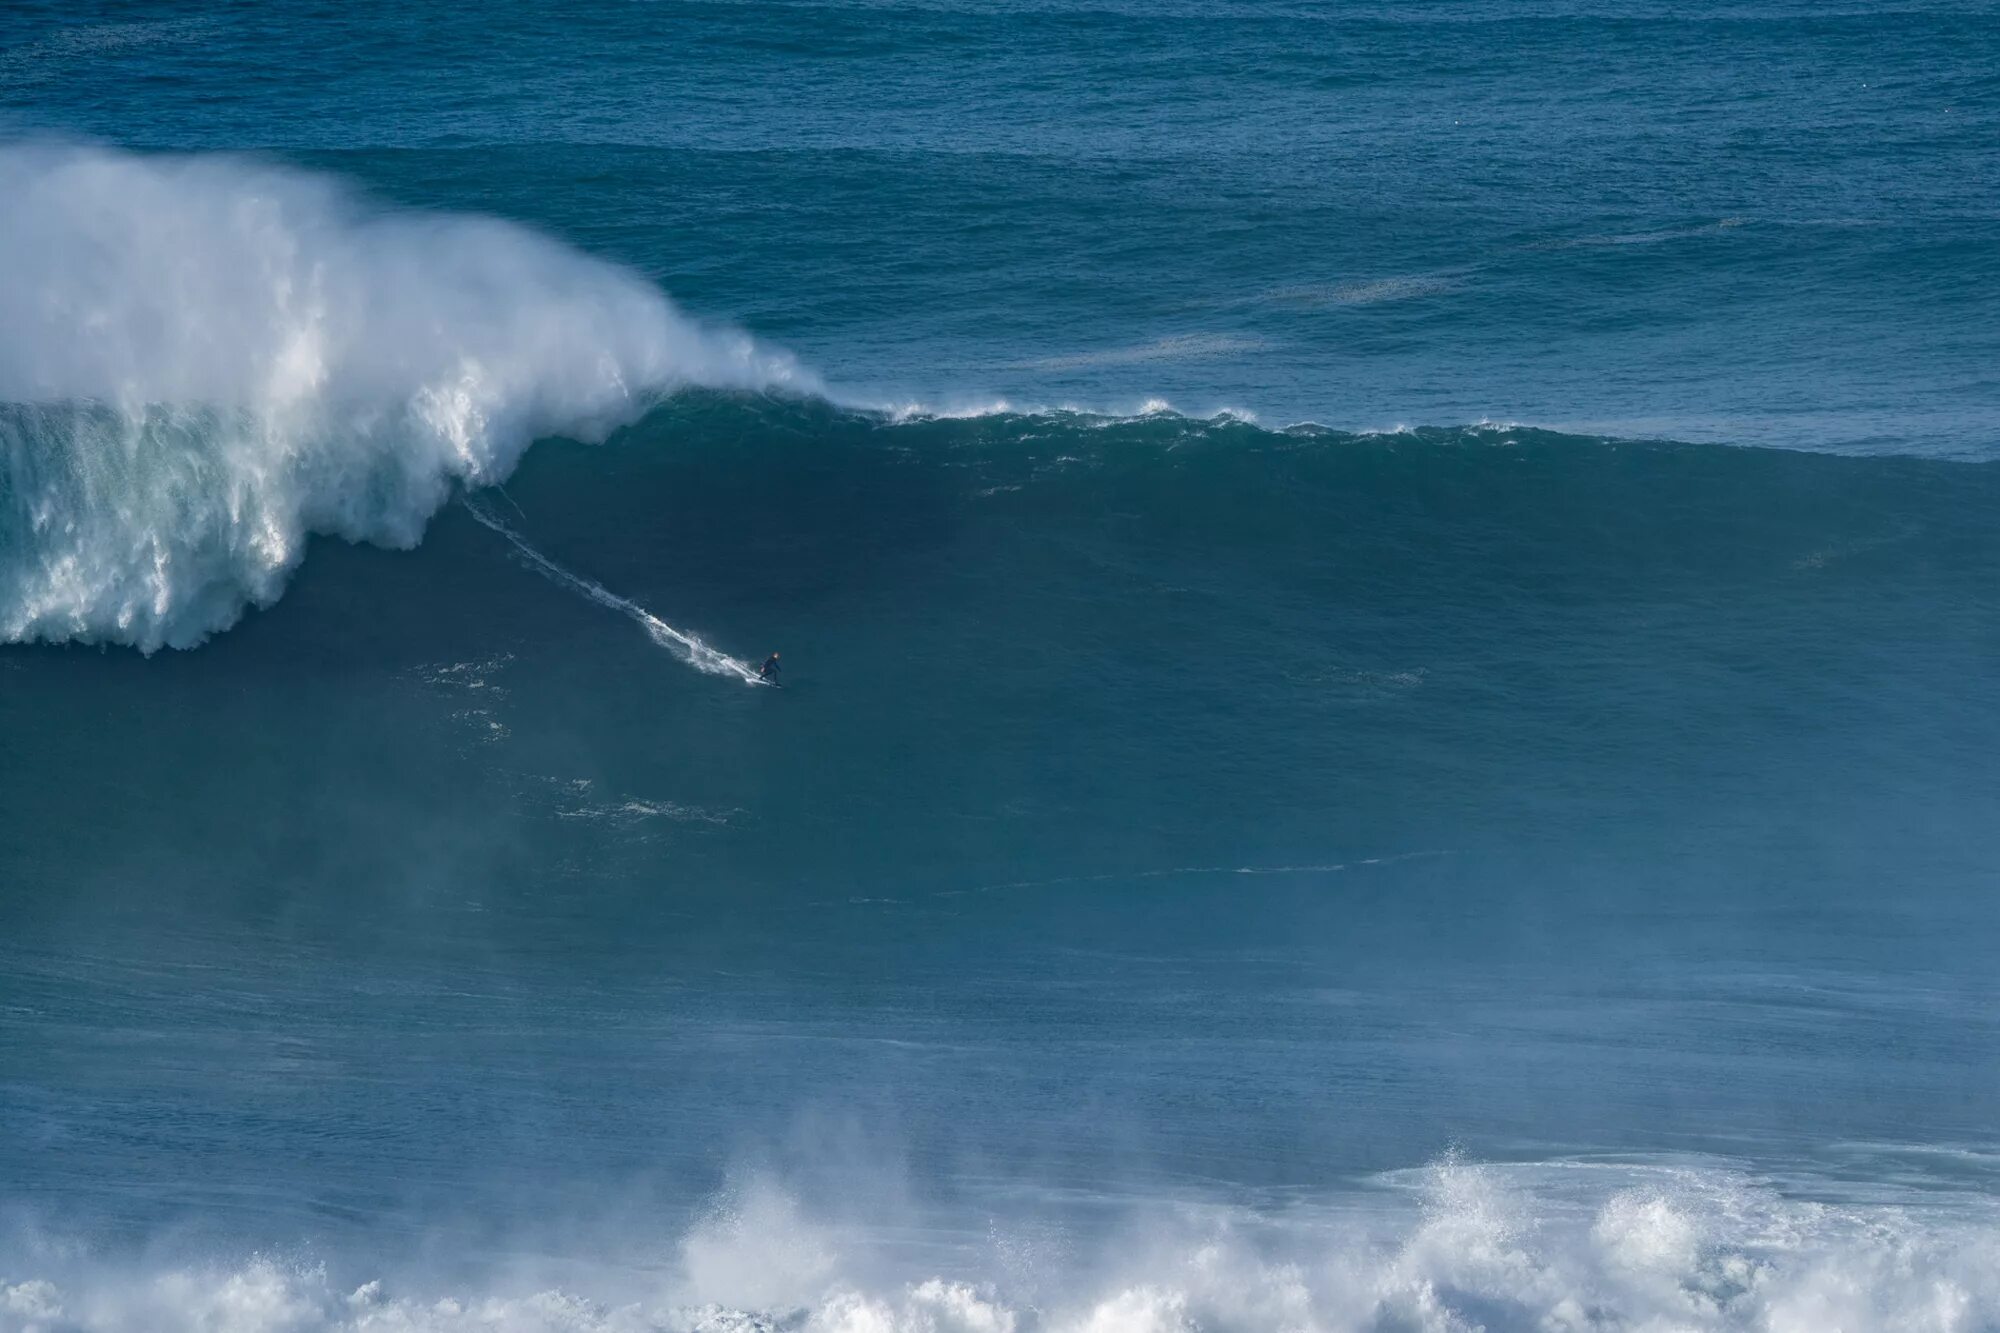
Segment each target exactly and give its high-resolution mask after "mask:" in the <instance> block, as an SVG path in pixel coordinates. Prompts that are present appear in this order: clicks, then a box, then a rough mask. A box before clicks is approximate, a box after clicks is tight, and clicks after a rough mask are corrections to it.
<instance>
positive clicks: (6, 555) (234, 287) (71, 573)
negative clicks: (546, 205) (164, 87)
mask: <svg viewBox="0 0 2000 1333" xmlns="http://www.w3.org/2000/svg"><path fill="white" fill-rule="evenodd" d="M0 198H4V199H5V200H6V201H7V204H6V207H5V208H0V310H5V312H6V314H5V317H4V319H0V641H7V642H19V641H29V640H49V641H63V640H85V641H109V642H116V643H126V644H133V645H136V646H138V647H140V648H142V649H146V650H148V651H150V650H152V649H154V648H158V647H160V646H162V645H172V646H177V647H178V646H187V645H191V644H193V643H196V642H199V641H200V640H201V639H202V638H204V637H205V636H206V635H208V634H210V633H213V632H215V631H217V630H220V629H223V628H225V627H227V626H228V625H230V624H231V623H233V622H234V621H235V619H236V618H237V617H238V616H239V615H240V614H241V613H242V611H243V610H244V608H245V607H246V606H249V605H251V604H264V603H268V602H270V601H272V600H274V599H275V598H276V597H277V596H278V595H279V593H280V592H281V591H282V589H283V586H284V583H285V580H286V577H287V576H288V574H289V573H290V571H291V570H292V569H293V567H294V566H296V564H297V563H298V561H299V558H300V555H301V552H302V550H303V547H304V544H305V540H306V538H307V536H308V535H309V534H314V533H320V534H329V535H336V536H340V537H345V538H347V539H349V540H354V541H371V542H377V543H381V544H383V545H388V546H401V547H407V546H411V545H414V544H415V543H416V542H417V540H418V539H419V538H420V537H421V535H422V533H423V529H424V525H425V523H426V522H427V520H428V519H429V518H430V516H431V515H432V514H433V513H434V512H435V511H436V509H437V508H438V506H439V505H441V504H442V503H443V502H444V501H445V500H446V499H447V498H448V497H449V496H450V494H451V492H452V489H453V487H454V485H456V484H458V483H472V484H485V483H490V482H493V481H496V480H499V479H501V478H504V477H505V476H506V475H507V473H508V472H509V471H510V470H511V469H512V468H513V466H514V464H515V462H516V461H517V460H518V459H519V457H520V454H521V451H522V450H523V449H525V448H526V446H527V444H528V443H529V442H530V441H531V440H533V439H534V438H536V437H537V436H540V435H545V434H551V433H556V432H561V433H565V434H569V435H573V436H577V437H579V438H586V439H589V438H598V437H601V436H602V435H603V434H604V433H606V432H608V431H609V430H611V429H613V428H614V427H616V426H618V425H620V424H622V423H624V422H626V421H629V420H631V419H632V418H633V417H635V416H636V415H637V414H638V413H640V412H641V411H643V410H644V409H645V408H646V407H647V406H649V405H650V404H651V403H652V402H654V401H656V400H657V398H658V397H660V396H661V395H663V394H665V393H668V392H671V391H673V390H675V389H677V388H681V387H685V386H689V385H705V386H712V387H718V388H736V389H746V390H798V391H816V390H817V388H818V382H817V380H816V379H815V378H814V377H813V376H812V375H810V374H809V373H807V372H806V371H804V370H803V369H801V368H800V367H799V366H798V365H797V363H796V362H794V361H793V360H792V359H791V358H790V357H789V356H786V355H784V354H783V353H780V352H775V351H772V350H770V349H768V348H765V347H762V346H760V345H759V344H758V343H756V342H755V341H753V340H752V339H750V338H749V337H747V336H745V335H743V334H740V333H735V332H732V331H728V330H718V329H711V328H705V327H703V326H701V325H698V324H696V323H695V322H693V321H691V320H689V319H687V318H686V317H684V316H683V315H681V314H680V312H679V311H677V310H676V309H675V308H674V306H673V304H672V303H671V302H670V301H669V300H668V299H667V298H666V297H665V296H664V295H663V294H661V293H660V292H659V291H658V289H656V288H655V287H653V286H652V285H651V284H650V283H648V282H646V281H645V280H644V279H643V278H641V277H639V276H638V275H636V274H634V273H631V272H629V271H627V270H625V269H622V268H619V267H617V266H615V265H612V264H608V263H605V262H602V261H599V260H596V259H592V258H590V257H588V256H585V255H583V254H580V253H578V252H576V251H574V250H571V249H569V248H567V247H565V246H563V245H560V244H558V243H556V242H554V241H551V240H549V239H546V238H544V237H541V236H538V235H536V234H534V233H532V232H530V231H527V230H525V229H523V228H521V227H517V226H514V225H511V224H508V223H503V222H498V221H493V220H489V219H483V218H476V217H468V216H461V215H437V214H422V213H411V212H405V211H395V210H388V209H384V208H382V207H379V206H376V205H373V204H370V203H369V202H367V201H365V200H362V199H359V198H357V197H355V196H354V195H353V194H351V193H350V192H348V191H346V190H345V189H343V188H342V187H341V186H339V185H338V184H337V183H336V182H333V181H331V180H329V179H327V178H324V177H319V176H313V175H308V174H305V173H301V172H297V171H291V170H286V169H283V168H279V167H276V166H272V165H267V164H262V163H257V162H252V161H247V160H244V159H241V158H235V157H221V156H198V157H175V156H139V155H135V154H130V153H123V152H115V151H111V150H107V149H102V148H92V147H80V146H73V145H52V144H15V145H11V146H5V147H0Z"/></svg>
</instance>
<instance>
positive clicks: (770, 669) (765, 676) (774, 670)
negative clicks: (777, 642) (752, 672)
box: [757, 653, 778, 685]
mask: <svg viewBox="0 0 2000 1333" xmlns="http://www.w3.org/2000/svg"><path fill="white" fill-rule="evenodd" d="M757 679H758V680H768V681H770V682H771V683H772V684H773V685H776V684H777V683H778V655H777V654H776V653H772V654H771V655H770V656H769V657H767V658H765V659H764V665H763V666H760V667H758V668H757Z"/></svg>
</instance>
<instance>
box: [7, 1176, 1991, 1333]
mask: <svg viewBox="0 0 2000 1333" xmlns="http://www.w3.org/2000/svg"><path fill="white" fill-rule="evenodd" d="M1032 1230H1033V1227H1032V1224H1031V1225H1030V1231H1032ZM1117 1235H1118V1238H1117V1239H1116V1240H1115V1241H1111V1240H1107V1241H1106V1242H1105V1243H1104V1244H1103V1246H1102V1249H1101V1252H1100V1253H1097V1254H1096V1255H1094V1256H1083V1257H1081V1258H1074V1257H1073V1258H1072V1261H1070V1262H1064V1263H1059V1264H1055V1265H1052V1266H1049V1267H1047V1268H1044V1267H1042V1266H1040V1265H1034V1264H1031V1265H1028V1266H1026V1267H1023V1265H1022V1264H1021V1263H1019V1262H1018V1259H1019V1257H1020V1255H1021V1254H1025V1253H1030V1252H1038V1251H1036V1250H1035V1247H1034V1246H1033V1245H1032V1244H1029V1245H1027V1247H1026V1248H1025V1249H1024V1248H1022V1246H1020V1245H1017V1244H1015V1243H1013V1242H1012V1241H1010V1239H1009V1233H1008V1228H1007V1226H1006V1224H1005V1223H1003V1222H996V1223H995V1225H994V1234H993V1236H992V1237H991V1238H990V1239H991V1253H990V1254H989V1255H988V1256H987V1257H986V1258H985V1259H977V1258H967V1259H965V1260H964V1261H962V1262H961V1263H960V1264H959V1265H958V1267H959V1268H961V1269H963V1271H945V1272H938V1271H932V1272H921V1271H919V1272H916V1273H906V1274H904V1275H900V1276H898V1275H896V1274H894V1273H893V1272H890V1271H889V1270H888V1268H887V1267H886V1266H885V1265H883V1264H881V1263H878V1262H874V1261H872V1260H871V1256H870V1254H869V1253H868V1249H869V1243H868V1239H867V1236H866V1234H865V1233H860V1232H856V1231H854V1230H853V1229H852V1228H844V1227H841V1226H836V1225H833V1224H830V1223H826V1222H823V1221H819V1220H816V1219H814V1218H811V1217H808V1216H807V1215H806V1214H805V1212H804V1211H803V1210H802V1209H801V1208H800V1207H799V1206H798V1205H797V1204H796V1203H795V1202H793V1201H792V1199H791V1198H790V1197H789V1196H787V1195H786V1194H785V1193H784V1192H783V1191H782V1190H780V1189H777V1188H776V1187H775V1186H774V1185H771V1184H769V1183H768V1182H766V1183H763V1184H752V1185H750V1186H748V1187H745V1188H739V1189H738V1190H736V1191H733V1192H732V1193H731V1194H730V1195H729V1196H728V1197H727V1198H725V1199H724V1200H722V1201H720V1202H719V1203H718V1205H717V1207H716V1208H714V1209H712V1210H711V1211H710V1213H709V1215H707V1216H706V1217H704V1218H703V1219H702V1220H701V1221H700V1222H699V1223H698V1224H697V1225H696V1226H695V1227H694V1228H693V1229H692V1230H691V1231H690V1232H689V1233H688V1235H687V1236H686V1237H684V1238H683V1239H682V1241H681V1243H680V1244H679V1246H678V1255H679V1262H678V1263H677V1264H673V1265H670V1266H669V1268H668V1269H667V1270H661V1269H659V1268H658V1267H657V1266H654V1267H653V1268H651V1269H649V1270H648V1271H647V1272H645V1273H640V1274H636V1275H635V1274H632V1273H626V1274H624V1275H623V1276H622V1277H620V1278H616V1279H614V1278H612V1277H610V1276H607V1277H606V1278H605V1279H604V1281H603V1288H604V1291H603V1293H602V1294H596V1295H593V1294H591V1293H590V1292H587V1291H580V1290H569V1289H550V1288H546V1287H541V1286H535V1285H532V1284H530V1285H528V1286H525V1287H517V1286H515V1285H514V1284H512V1283H510V1282H509V1280H508V1279H507V1278H506V1276H505V1275H504V1274H500V1275H495V1276H494V1277H493V1278H491V1279H490V1280H489V1281H488V1282H486V1283H485V1284H484V1285H481V1286H478V1287H472V1288H467V1287H464V1286H462V1285H461V1286H459V1287H457V1288H452V1289H445V1288H439V1287H435V1286H429V1285H426V1284H425V1283H424V1282H422V1281H421V1280H413V1279H410V1278H404V1277H398V1278H396V1279H393V1280H392V1279H389V1278H381V1277H365V1278H362V1279H360V1280H355V1279H347V1280H340V1279H336V1278H335V1277H334V1276H332V1275H331V1274H330V1272H329V1270H328V1268H327V1267H326V1265H324V1264H323V1263H290V1262H286V1261H283V1260H279V1259H276V1258H272V1257H270V1256H251V1257H249V1258H246V1259H244V1260H242V1261H241V1262H239V1263H236V1264H233V1265H232V1264H223V1265H216V1266H206V1267H204V1266H186V1267H173V1266H164V1267H162V1266H151V1267H149V1266H147V1265H145V1264H133V1265H128V1266H122V1267H121V1266H119V1265H117V1264H108V1263H99V1264H96V1265H88V1264H84V1265H77V1264H74V1263H70V1264H66V1265H65V1269H66V1271H64V1272H63V1273H61V1274H60V1275H43V1274H39V1273H35V1274H21V1273H16V1274H14V1275H13V1276H12V1277H9V1276H7V1275H6V1272H5V1266H6V1263H7V1260H6V1259H5V1258H4V1257H0V1333H142V1331H143V1333H196V1331H197V1330H200V1331H201V1333H472V1331H473V1330H480V1331H481V1333H694V1331H695V1330H702V1331H704V1333H724V1331H725V1330H726V1331H728V1333H751V1331H752V1330H757V1331H760V1333H770V1331H771V1330H776V1329H790V1330H800V1331H801V1333H1042V1331H1046V1333H1191V1331H1192V1330H1205V1331H1207V1333H1238V1331H1239V1330H1240V1331H1241V1333H1273V1331H1274V1330H1292V1331H1295V1333H1389V1331H1390V1330H1395V1331H1396V1333H1475V1331H1476V1330H1486V1331H1487V1333H1605V1331H1607V1330H1617V1331H1619V1333H1832V1331H1834V1330H1841V1331H1843V1333H1978V1331H1979V1330H1984V1329H1990V1328H1992V1327H1995V1326H1996V1322H2000V1217H1996V1216H1995V1214H1994V1209H1993V1208H1992V1206H1991V1205H1990V1203H1985V1202H1981V1201H1977V1200H1965V1199H1959V1200H1956V1201H1955V1202H1954V1201H1953V1200H1949V1199H1946V1200H1938V1199H1931V1200H1923V1199H1917V1198H1912V1200H1911V1201H1910V1202H1909V1203H1908V1204H1906V1205H1899V1206H1883V1205H1847V1206H1843V1205H1836V1204H1830V1203H1824V1202H1807V1201H1801V1200H1798V1199H1794V1198H1788V1197H1786V1196H1784V1195H1782V1194H1780V1193H1779V1192H1777V1191H1776V1190H1775V1189H1773V1188H1772V1187H1771V1186H1770V1185H1768V1184H1766V1183H1764V1182H1762V1181H1760V1180H1759V1179H1758V1178H1757V1177H1755V1176H1754V1175H1752V1174H1750V1173H1748V1172H1746V1171H1744V1170H1742V1169H1739V1168H1731V1167H1727V1166H1722V1165H1716V1164H1701V1163H1682V1164H1666V1163H1660V1164H1644V1163H1635V1164H1627V1165H1607V1164H1582V1163H1574V1162H1570V1163H1544V1164H1528V1165H1522V1166H1513V1167H1494V1166H1473V1165H1468V1164H1466V1163H1464V1162H1461V1161H1458V1160H1456V1159H1453V1158H1447V1159H1445V1160H1444V1161H1442V1162H1439V1163H1437V1164H1435V1165H1433V1166H1431V1167H1429V1168H1426V1169H1424V1170H1423V1171H1420V1172H1412V1173H1407V1174H1403V1175H1396V1176H1390V1177H1386V1178H1384V1179H1383V1180H1382V1181H1380V1182H1378V1187H1377V1188H1376V1189H1374V1190H1370V1191H1364V1192H1362V1193H1360V1194H1355V1195H1349V1196H1347V1197H1346V1198H1345V1199H1344V1201H1336V1202H1335V1204H1334V1205H1333V1206H1329V1207H1326V1208H1324V1209H1322V1210H1319V1211H1311V1210H1300V1209H1297V1208H1293V1209H1289V1210H1287V1211H1285V1212H1283V1213H1279V1214H1260V1213H1258V1212H1255V1211H1253V1210H1248V1209H1241V1208H1195V1207H1188V1206H1179V1207H1176V1206H1173V1205H1170V1204H1160V1205H1157V1206H1155V1207H1154V1208H1153V1209H1152V1210H1151V1211H1150V1212H1148V1213H1146V1214H1145V1215H1143V1216H1142V1217H1140V1218H1136V1219H1134V1224H1133V1225H1132V1226H1131V1227H1128V1228H1125V1229H1122V1230H1120V1231H1119V1232H1118V1233H1117Z"/></svg>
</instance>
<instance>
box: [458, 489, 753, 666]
mask: <svg viewBox="0 0 2000 1333" xmlns="http://www.w3.org/2000/svg"><path fill="white" fill-rule="evenodd" d="M463 504H464V505H465V508H466V512H467V513H469V514H471V515H472V516H473V517H474V518H476V519H478V520H479V521H480V522H481V523H483V524H485V525H486V526H487V527H489V528H491V529H493V531H495V532H497V533H499V534H500V535H501V536H502V537H505V538H506V539H507V540H508V542H510V543H511V544H512V545H513V547H514V549H515V550H516V551H519V552H520V553H521V558H522V559H524V560H526V561H527V562H528V563H529V564H530V565H532V566H534V568H535V570H536V571H537V572H538V573H540V574H542V575H544V576H545V577H547V578H548V579H549V580H550V581H551V582H553V583H556V584H559V585H561V586H562V587H565V588H568V589H569V590H570V591H572V592H578V593H582V594H583V595H584V596H585V597H588V598H589V599H590V600H591V601H593V602H596V603H597V604H598V605H599V606H603V607H608V608H610V609H611V610H613V611H619V612H622V613H624V614H625V615H628V616H630V617H631V618H632V619H633V620H636V621H637V622H638V623H639V627H640V628H641V629H643V630H645V631H646V634H647V636H648V637H650V638H651V639H652V640H653V642H654V643H657V644H659V645H660V647H662V648H665V649H666V650H667V651H669V652H671V653H673V654H675V655H676V656H678V657H679V658H680V659H681V660H682V661H683V662H686V663H687V664H688V665H689V666H691V667H693V668H694V669H695V670H697V671H702V672H706V673H707V674H709V675H711V676H734V677H736V678H737V679H738V680H740V681H742V682H743V683H744V684H745V685H762V684H763V683H764V681H763V680H762V679H761V678H760V677H759V676H758V675H757V673H756V671H754V670H753V669H752V668H751V666H750V664H749V663H748V662H745V661H743V660H741V659H740V658H735V657H731V656H730V655H729V654H728V653H725V652H723V651H721V650H720V649H717V648H711V647H709V646H708V644H706V643H704V642H702V640H701V639H700V638H699V637H697V636H696V635H693V634H689V633H687V632H686V631H684V630H677V629H675V628H674V627H673V626H672V625H669V624H668V623H667V622H666V621H664V620H662V619H660V618H659V617H658V616H656V615H654V614H653V613H652V612H651V611H648V610H647V609H646V608H645V607H643V606H641V605H639V604H638V603H637V602H635V601H633V600H631V599H630V598H629V597H620V596H619V595H618V594H617V593H615V592H613V591H611V589H609V588H607V587H605V586H604V585H603V584H601V583H598V582H595V581H594V580H591V579H587V578H585V577H584V576H583V575H581V574H578V573H575V572H574V571H572V570H568V569H564V568H563V567H562V566H561V565H559V564H557V563H556V562H555V561H553V560H551V559H549V558H548V557H547V556H545V555H543V554H542V553H541V552H540V551H538V550H536V549H535V548H534V546H533V545H531V544H530V543H529V541H528V539H527V538H526V537H523V536H522V535H521V534H520V533H518V532H516V531H515V530H514V529H512V528H510V527H508V526H507V525H506V523H504V522H502V521H501V519H500V517H499V516H498V515H497V514H494V513H492V512H491V511H489V510H487V509H485V508H483V507H482V506H481V505H480V504H479V503H478V502H477V501H475V500H473V499H472V498H470V497H466V498H465V499H464V500H463Z"/></svg>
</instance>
